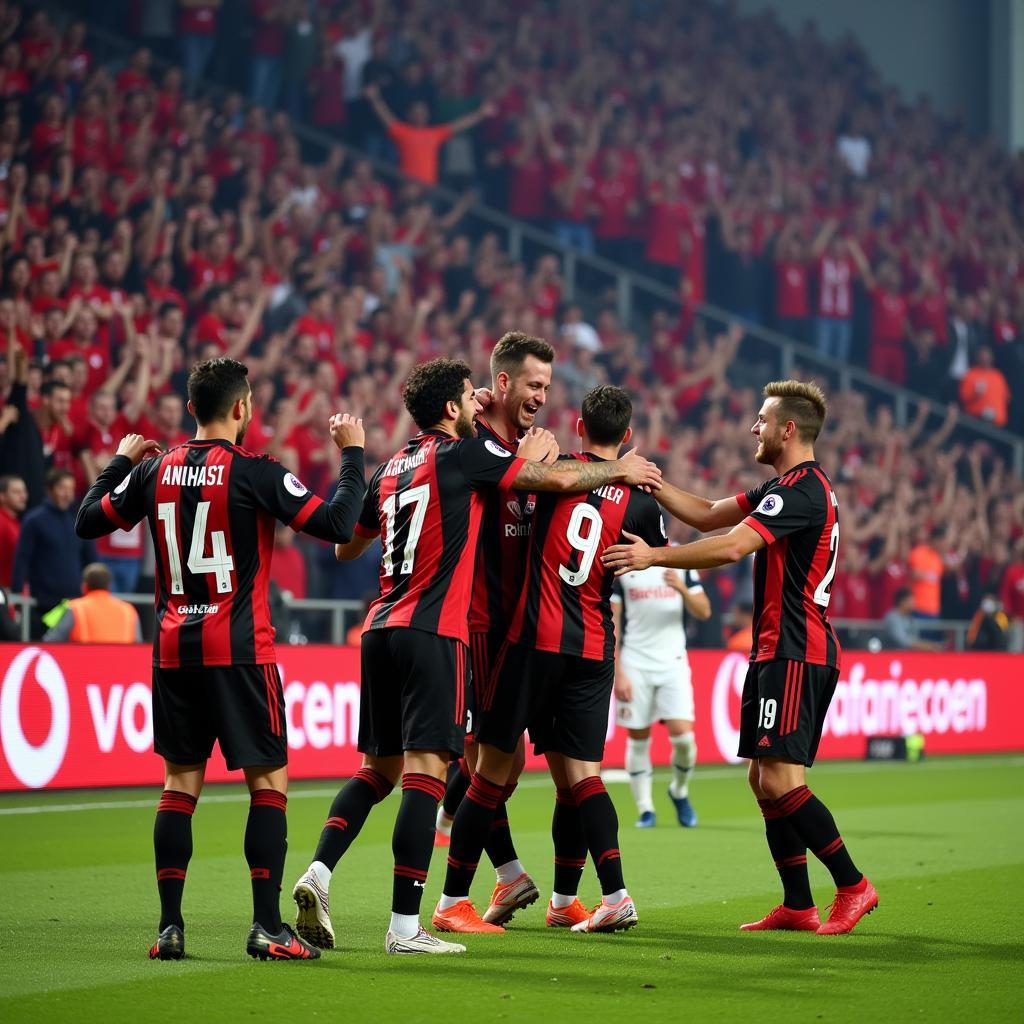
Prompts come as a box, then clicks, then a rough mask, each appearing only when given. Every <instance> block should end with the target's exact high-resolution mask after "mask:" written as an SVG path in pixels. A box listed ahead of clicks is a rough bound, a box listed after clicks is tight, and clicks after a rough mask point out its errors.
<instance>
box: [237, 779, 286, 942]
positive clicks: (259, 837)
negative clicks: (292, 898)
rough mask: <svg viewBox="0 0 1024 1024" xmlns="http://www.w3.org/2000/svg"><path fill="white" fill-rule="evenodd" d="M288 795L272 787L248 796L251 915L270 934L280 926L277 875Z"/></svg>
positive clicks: (281, 872)
mask: <svg viewBox="0 0 1024 1024" xmlns="http://www.w3.org/2000/svg"><path fill="white" fill-rule="evenodd" d="M287 806H288V798H287V797H286V796H285V795H284V793H278V792H277V790H275V789H257V790H255V791H254V792H253V793H252V795H251V796H250V798H249V820H248V822H246V826H245V859H246V861H247V862H248V864H249V878H250V880H251V882H252V919H253V921H258V922H259V923H260V924H261V925H262V926H263V927H264V928H265V929H266V930H267V931H268V932H270V934H271V935H276V934H277V933H278V932H279V931H280V930H281V906H280V903H279V896H280V892H281V877H282V876H283V875H284V857H285V853H286V852H287V850H288V819H287V817H286V816H285V809H286V808H287Z"/></svg>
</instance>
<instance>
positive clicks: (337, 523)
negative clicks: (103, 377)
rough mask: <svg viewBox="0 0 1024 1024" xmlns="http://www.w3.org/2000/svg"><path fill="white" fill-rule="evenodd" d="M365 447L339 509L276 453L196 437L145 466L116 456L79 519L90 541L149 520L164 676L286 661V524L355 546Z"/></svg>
mask: <svg viewBox="0 0 1024 1024" xmlns="http://www.w3.org/2000/svg"><path fill="white" fill-rule="evenodd" d="M363 489H364V482H363V450H362V448H347V449H346V450H345V453H344V455H343V457H342V470H341V477H340V479H339V483H338V489H337V491H336V492H335V495H334V497H333V498H332V499H331V501H330V503H327V502H324V501H323V500H322V499H321V498H319V497H318V496H317V495H315V494H313V493H312V492H311V491H309V490H307V489H306V487H305V486H304V485H303V484H302V482H301V481H299V480H298V479H297V478H296V477H295V476H293V475H292V474H291V473H289V472H288V471H287V470H286V469H285V468H284V466H282V465H281V464H280V463H279V462H277V461H276V460H275V459H272V458H271V457H270V456H267V455H253V454H252V453H250V452H248V451H246V450H245V449H244V448H240V447H239V446H238V445H233V444H229V443H228V442H227V441H223V440H208V441H198V440H193V441H188V442H187V443H185V444H183V445H180V446H179V447H177V448H172V449H171V450H170V451H168V452H165V453H163V454H162V455H158V456H156V457H155V458H151V459H145V460H143V461H142V462H141V463H139V465H138V466H136V467H135V468H134V469H132V466H131V461H130V460H129V459H128V458H126V457H125V456H123V455H118V456H115V457H114V458H113V459H112V460H111V462H110V465H109V466H108V467H107V468H106V469H105V470H104V471H103V473H101V474H100V476H99V477H98V478H97V480H96V483H95V484H94V485H93V486H92V488H90V490H89V492H88V494H87V495H86V497H85V499H84V500H83V502H82V506H81V508H80V509H79V513H78V524H77V527H78V530H79V533H80V535H82V536H99V535H101V534H105V533H110V532H112V531H113V530H115V529H122V530H127V529H130V528H131V527H132V526H134V525H135V524H136V523H138V522H141V521H142V520H143V519H146V520H148V523H149V529H150V533H151V535H152V538H153V548H154V551H155V553H156V595H155V604H156V618H157V623H158V627H159V628H158V629H157V631H156V636H155V637H154V644H153V663H154V665H157V666H159V667H160V668H180V667H198V666H207V665H208V666H213V665H265V664H272V663H274V662H276V660H277V658H276V655H275V652H274V629H273V626H272V625H271V621H270V605H269V584H270V563H271V559H272V557H273V552H274V528H275V526H276V523H277V521H278V520H280V521H281V522H283V523H287V524H288V525H289V526H290V527H291V528H292V529H293V530H296V531H298V530H302V531H304V532H306V533H310V534H312V535H313V536H315V537H319V538H321V539H322V540H330V541H334V542H345V541H347V540H349V539H351V536H352V529H353V527H354V525H355V519H356V516H357V514H358V512H359V499H360V497H361V496H362V493H363Z"/></svg>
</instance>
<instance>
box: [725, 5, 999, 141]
mask: <svg viewBox="0 0 1024 1024" xmlns="http://www.w3.org/2000/svg"><path fill="white" fill-rule="evenodd" d="M991 2H992V0H736V6H737V8H738V9H739V10H740V11H742V12H743V13H756V12H758V11H763V10H764V9H765V8H770V9H772V10H774V11H775V12H776V14H777V15H778V17H779V19H780V20H781V21H782V22H783V24H785V25H787V26H789V27H791V28H793V29H799V28H800V26H801V25H802V24H803V22H804V21H805V20H806V19H807V18H812V19H814V20H815V21H816V22H817V23H818V30H819V32H820V33H821V35H822V36H823V37H824V38H826V39H835V38H837V37H839V36H841V35H843V34H844V33H846V32H853V33H854V35H856V36H857V38H858V39H859V40H860V42H861V43H862V44H863V46H864V47H865V49H866V50H867V51H868V53H869V54H870V55H871V59H872V61H873V62H874V64H875V66H876V67H877V68H878V69H879V71H880V72H881V74H882V77H883V78H884V79H885V80H886V81H888V82H892V83H893V84H895V85H897V86H899V87H900V89H901V90H903V92H904V93H906V94H907V95H908V96H910V97H912V98H913V97H916V96H918V95H919V94H921V93H926V94H927V95H929V96H930V97H931V99H932V103H933V104H934V106H935V107H936V109H937V110H941V111H943V112H945V113H953V112H955V111H962V112H963V114H964V116H965V117H966V118H967V121H968V123H969V124H970V125H971V126H972V127H973V128H975V129H976V130H979V131H985V130H988V128H989V127H990V114H989V89H990V82H989V79H990V74H989V35H990V28H989V26H990V21H991V11H990V7H991ZM994 2H996V3H998V2H1000V0H994Z"/></svg>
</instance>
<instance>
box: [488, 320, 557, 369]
mask: <svg viewBox="0 0 1024 1024" xmlns="http://www.w3.org/2000/svg"><path fill="white" fill-rule="evenodd" d="M527 356H536V357H537V358H538V359H539V360H540V361H541V362H542V363H553V362H554V361H555V350H554V349H553V348H552V347H551V346H550V345H549V344H548V343H547V342H546V341H545V340H544V339H543V338H535V337H533V335H530V334H526V333H525V332H524V331H508V332H507V333H505V334H503V335H502V336H501V337H500V338H499V339H498V344H497V345H495V346H494V351H493V352H491V378H492V379H493V378H495V377H497V376H498V374H499V373H507V374H508V375H509V376H510V377H513V376H515V374H517V373H518V372H519V371H520V370H521V369H522V368H523V363H525V362H526V357H527Z"/></svg>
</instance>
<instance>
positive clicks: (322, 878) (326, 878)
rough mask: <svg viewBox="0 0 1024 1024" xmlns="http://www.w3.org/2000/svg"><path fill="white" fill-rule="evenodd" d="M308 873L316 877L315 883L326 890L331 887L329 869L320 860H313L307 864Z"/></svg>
mask: <svg viewBox="0 0 1024 1024" xmlns="http://www.w3.org/2000/svg"><path fill="white" fill-rule="evenodd" d="M309 873H310V874H311V875H312V876H313V877H314V878H315V879H316V884H317V885H319V886H320V888H321V889H323V891H324V892H327V890H328V889H330V887H331V869H330V868H329V867H328V866H327V865H326V864H325V863H324V862H323V861H322V860H315V861H313V863H312V864H310V865H309Z"/></svg>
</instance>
